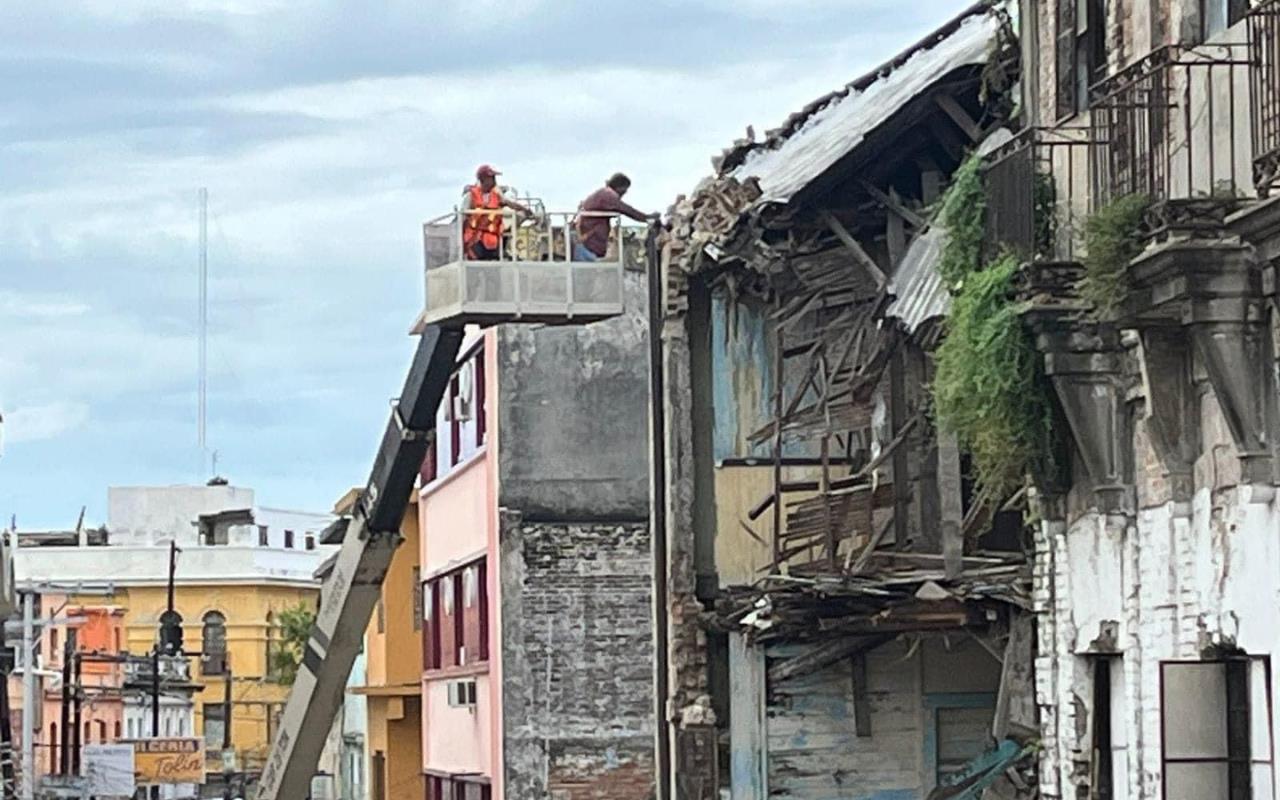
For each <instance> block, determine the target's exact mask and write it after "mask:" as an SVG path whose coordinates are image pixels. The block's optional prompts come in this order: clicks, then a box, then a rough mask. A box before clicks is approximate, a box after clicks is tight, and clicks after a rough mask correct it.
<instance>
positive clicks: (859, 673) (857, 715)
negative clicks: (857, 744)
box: [849, 650, 871, 736]
mask: <svg viewBox="0 0 1280 800" xmlns="http://www.w3.org/2000/svg"><path fill="white" fill-rule="evenodd" d="M849 671H850V672H851V673H853V730H854V733H855V734H857V735H858V736H870V735H871V701H870V698H869V697H868V696H867V653H866V651H865V650H864V651H862V652H860V653H854V654H853V657H852V658H850V659H849Z"/></svg>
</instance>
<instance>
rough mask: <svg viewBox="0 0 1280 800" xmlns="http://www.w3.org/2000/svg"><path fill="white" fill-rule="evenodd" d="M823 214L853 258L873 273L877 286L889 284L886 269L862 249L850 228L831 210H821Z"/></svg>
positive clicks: (869, 272) (824, 219)
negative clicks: (881, 267)
mask: <svg viewBox="0 0 1280 800" xmlns="http://www.w3.org/2000/svg"><path fill="white" fill-rule="evenodd" d="M821 216H822V221H823V222H825V223H827V227H829V228H830V229H831V232H832V233H834V234H835V235H836V238H837V239H839V240H840V242H841V244H843V245H844V246H845V247H846V248H847V249H848V250H849V252H851V253H852V254H853V259H854V260H855V261H857V262H858V263H859V264H861V265H862V267H863V269H865V270H866V271H867V272H868V274H870V275H871V278H872V279H873V280H874V281H875V282H876V288H880V287H883V286H886V285H888V283H889V279H888V278H887V277H886V276H885V274H884V271H883V270H881V269H880V265H879V264H877V263H876V262H875V259H873V258H872V257H871V256H869V255H867V251H866V250H863V249H862V245H860V244H858V240H857V239H855V238H853V234H851V233H849V229H848V228H846V227H845V226H844V224H843V223H842V222H840V220H838V219H836V218H835V216H834V215H833V214H831V213H830V212H829V211H823V212H821Z"/></svg>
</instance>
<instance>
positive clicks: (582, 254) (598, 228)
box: [573, 172, 658, 261]
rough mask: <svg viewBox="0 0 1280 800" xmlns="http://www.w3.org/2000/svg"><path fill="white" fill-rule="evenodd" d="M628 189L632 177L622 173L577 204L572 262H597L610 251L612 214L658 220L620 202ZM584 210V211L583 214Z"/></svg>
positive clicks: (644, 220) (643, 219) (615, 175)
mask: <svg viewBox="0 0 1280 800" xmlns="http://www.w3.org/2000/svg"><path fill="white" fill-rule="evenodd" d="M630 188H631V179H630V178H628V177H627V176H626V175H623V174H622V173H621V172H619V173H616V174H614V176H613V177H612V178H610V179H609V180H607V181H605V184H604V186H602V187H601V188H599V189H596V190H595V191H594V192H592V193H591V194H590V195H589V196H588V197H587V199H586V200H583V201H582V202H581V203H580V204H579V205H578V212H579V213H578V238H577V241H575V242H574V245H573V260H574V261H598V260H600V259H601V258H604V255H605V253H607V252H608V251H609V228H610V227H611V226H612V224H613V215H616V214H623V215H625V216H628V217H630V218H631V219H634V220H636V221H637V222H649V221H652V220H656V219H658V215H657V214H646V213H644V212H643V211H640V210H639V209H637V208H634V207H633V206H630V205H627V204H626V203H624V202H622V196H623V195H625V194H626V193H627V190H628V189H630ZM584 212H585V213H584Z"/></svg>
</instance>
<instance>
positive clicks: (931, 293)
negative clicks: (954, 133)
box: [885, 128, 1013, 334]
mask: <svg viewBox="0 0 1280 800" xmlns="http://www.w3.org/2000/svg"><path fill="white" fill-rule="evenodd" d="M1012 138H1013V134H1012V133H1010V132H1009V131H1008V130H1007V129H1005V128H1000V129H999V130H996V131H993V132H992V133H991V135H990V136H988V137H987V138H985V139H983V140H982V143H981V144H979V145H978V154H979V155H986V154H988V153H991V152H993V151H994V150H996V149H997V148H999V147H1001V146H1003V145H1004V144H1005V143H1006V142H1008V141H1009V140H1010V139H1012ZM946 246H947V232H946V230H945V229H944V228H943V227H942V226H941V225H933V226H931V227H930V228H929V229H928V230H927V231H925V232H924V233H922V234H920V235H919V236H917V237H916V238H915V239H913V240H912V242H911V246H910V247H908V248H907V252H906V254H905V255H904V256H903V257H902V261H901V262H899V263H898V268H897V269H896V270H894V272H893V275H891V276H889V293H890V294H892V295H893V296H894V299H893V301H892V302H890V303H889V305H888V306H887V307H886V308H885V316H886V317H888V318H890V319H899V320H901V321H902V324H903V326H904V327H905V328H906V329H907V332H908V333H912V334H914V333H915V332H916V331H917V330H918V329H919V328H920V326H921V325H923V324H924V323H926V322H928V321H929V320H931V319H937V318H939V317H943V316H945V315H946V313H947V311H949V310H950V309H951V293H950V292H948V291H947V287H946V286H945V285H943V283H942V276H941V275H939V274H938V261H939V259H941V258H942V250H943V248H945V247H946Z"/></svg>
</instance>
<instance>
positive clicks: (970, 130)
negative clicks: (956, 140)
mask: <svg viewBox="0 0 1280 800" xmlns="http://www.w3.org/2000/svg"><path fill="white" fill-rule="evenodd" d="M933 102H935V103H937V104H938V108H941V109H942V111H943V113H944V114H946V115H947V116H948V117H950V118H951V121H952V122H954V123H955V124H956V125H957V126H958V127H959V128H960V130H962V131H964V134H965V136H968V137H969V140H970V141H972V142H977V141H978V140H980V139H981V138H982V128H981V126H979V125H978V123H977V122H975V121H974V120H973V117H971V116H969V112H968V111H965V110H964V108H963V107H962V106H961V105H960V103H958V102H957V101H956V99H955V98H954V97H952V96H951V95H949V94H936V95H934V96H933Z"/></svg>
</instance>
